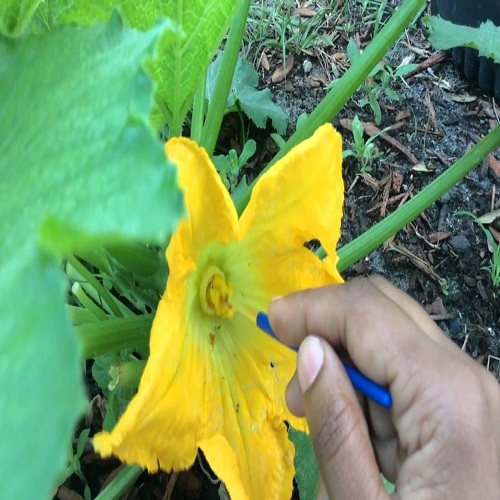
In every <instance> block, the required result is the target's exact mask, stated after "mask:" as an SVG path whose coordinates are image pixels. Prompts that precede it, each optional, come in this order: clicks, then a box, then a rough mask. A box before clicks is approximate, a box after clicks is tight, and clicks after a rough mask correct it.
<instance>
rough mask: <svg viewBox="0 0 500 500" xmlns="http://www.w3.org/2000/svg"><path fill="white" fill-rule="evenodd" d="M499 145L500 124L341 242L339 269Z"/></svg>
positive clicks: (370, 248)
mask: <svg viewBox="0 0 500 500" xmlns="http://www.w3.org/2000/svg"><path fill="white" fill-rule="evenodd" d="M499 146H500V126H497V127H496V128H495V129H493V130H492V131H491V132H490V133H489V134H488V135H487V136H486V137H484V138H483V139H482V140H481V141H480V142H479V143H477V144H476V145H475V146H474V147H473V148H472V149H470V150H469V151H468V152H467V153H466V154H465V155H464V156H463V157H462V158H460V160H458V161H457V162H456V163H454V164H453V165H452V166H451V167H449V168H448V169H447V170H446V172H444V173H443V174H441V175H440V176H439V177H438V178H437V179H435V180H434V181H432V182H431V183H430V184H429V185H428V186H426V187H425V188H424V189H422V191H420V193H418V195H416V196H415V197H413V198H412V199H411V200H410V201H408V202H407V203H405V204H404V205H403V206H402V207H400V208H398V209H397V210H396V211H395V212H393V213H392V214H391V215H389V216H388V217H386V218H385V219H384V220H383V221H381V222H379V223H378V224H376V225H375V226H374V227H372V228H371V229H369V230H368V231H366V232H365V233H363V234H362V235H361V236H358V237H357V238H356V239H355V240H353V241H351V242H350V243H348V244H347V245H344V246H343V247H342V248H341V249H340V250H339V251H338V256H339V259H340V260H339V263H338V266H337V268H338V270H339V272H342V271H345V270H346V269H347V268H349V267H350V266H352V265H353V264H355V263H356V262H358V261H359V260H361V259H362V258H363V257H365V256H366V255H368V254H369V253H370V252H372V251H373V250H375V248H377V247H378V246H379V245H381V244H382V243H383V242H384V241H385V240H387V239H388V238H390V237H391V236H392V235H393V234H395V233H397V232H398V231H399V230H400V229H402V228H403V227H404V226H406V224H408V223H409V222H410V221H411V220H413V219H414V218H415V217H417V216H418V215H420V214H421V213H422V212H423V211H424V210H425V209H427V208H428V207H429V206H430V205H432V204H433V203H434V202H435V201H436V200H437V199H439V198H440V197H441V196H443V194H444V193H446V192H447V191H448V190H449V189H450V188H451V187H453V186H454V185H455V184H457V183H458V182H459V181H460V180H461V179H463V178H464V177H465V176H466V175H467V174H468V173H469V172H470V171H471V170H472V169H473V168H474V167H475V166H476V165H477V164H478V163H479V162H480V161H481V160H482V159H483V158H484V157H485V156H486V155H488V154H489V153H491V151H493V150H494V149H495V148H497V147H499Z"/></svg>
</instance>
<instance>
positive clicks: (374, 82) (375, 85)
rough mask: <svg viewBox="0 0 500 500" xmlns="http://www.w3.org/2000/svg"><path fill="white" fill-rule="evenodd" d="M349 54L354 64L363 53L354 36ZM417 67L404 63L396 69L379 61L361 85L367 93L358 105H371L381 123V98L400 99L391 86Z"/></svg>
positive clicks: (350, 41)
mask: <svg viewBox="0 0 500 500" xmlns="http://www.w3.org/2000/svg"><path fill="white" fill-rule="evenodd" d="M347 55H348V56H349V59H350V61H351V64H354V63H355V62H356V61H357V60H358V59H359V57H360V55H361V51H360V50H359V48H358V46H357V45H356V42H355V41H354V39H352V38H351V39H350V40H349V44H348V46H347ZM416 67H417V65H416V64H405V63H403V64H401V65H400V66H399V67H398V68H396V69H395V70H394V69H393V68H391V66H389V65H388V64H382V63H379V64H377V66H375V68H374V69H373V70H372V71H371V72H370V74H369V75H368V78H367V79H366V80H365V81H364V83H363V84H362V85H361V87H360V90H361V91H362V92H364V94H365V95H364V97H362V98H361V99H360V100H359V101H358V105H359V106H360V107H361V108H364V107H365V106H367V105H368V106H370V108H371V110H372V112H373V116H374V118H375V123H376V124H377V125H380V123H381V121H382V110H381V108H380V104H379V100H380V99H381V98H382V97H383V96H385V97H386V98H387V99H389V100H391V101H399V95H398V93H397V92H395V91H394V90H393V89H392V88H391V86H392V85H393V84H394V83H395V82H396V81H397V80H398V78H403V77H404V76H406V75H407V74H408V73H410V72H411V71H413V70H414V69H415V68H416Z"/></svg>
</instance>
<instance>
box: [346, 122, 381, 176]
mask: <svg viewBox="0 0 500 500" xmlns="http://www.w3.org/2000/svg"><path fill="white" fill-rule="evenodd" d="M386 130H387V129H384V130H381V131H380V133H378V134H376V135H374V136H373V137H370V138H369V139H368V140H367V141H365V138H364V130H363V124H362V123H361V120H360V119H359V118H358V115H356V116H355V117H354V120H353V121H352V136H353V138H354V143H353V146H354V149H346V150H345V151H344V152H343V153H342V158H343V159H345V158H349V157H350V156H354V157H355V158H356V159H357V160H358V161H359V162H360V163H361V172H370V171H371V169H372V163H373V161H374V160H376V159H377V158H379V157H380V156H382V152H381V151H378V150H377V148H376V147H375V144H374V141H375V139H376V138H377V137H378V136H379V135H380V134H382V133H384V132H385V131H386Z"/></svg>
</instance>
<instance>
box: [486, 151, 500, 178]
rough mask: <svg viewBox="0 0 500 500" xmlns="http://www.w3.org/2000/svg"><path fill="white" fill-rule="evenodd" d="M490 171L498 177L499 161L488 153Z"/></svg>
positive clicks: (499, 172) (499, 170)
mask: <svg viewBox="0 0 500 500" xmlns="http://www.w3.org/2000/svg"><path fill="white" fill-rule="evenodd" d="M488 160H489V164H490V168H491V171H492V172H493V173H494V174H495V175H496V176H497V177H500V161H498V160H497V159H496V158H495V157H494V156H493V155H492V154H491V153H490V154H489V155H488Z"/></svg>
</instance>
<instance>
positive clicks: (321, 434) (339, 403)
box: [311, 396, 358, 463]
mask: <svg viewBox="0 0 500 500" xmlns="http://www.w3.org/2000/svg"><path fill="white" fill-rule="evenodd" d="M357 425H358V424H357V422H356V418H355V416H354V412H353V411H352V408H351V405H350V403H349V401H348V400H346V399H345V398H343V397H340V396H333V397H332V398H331V400H330V401H328V402H327V403H326V404H325V405H324V406H323V411H322V412H321V420H320V422H319V426H318V427H317V429H316V431H315V432H314V433H313V435H312V436H311V437H312V440H313V443H314V445H315V450H316V455H317V459H318V462H319V463H330V462H332V461H334V460H335V458H336V457H337V456H338V455H339V454H340V453H341V452H342V450H343V448H344V447H345V446H346V445H347V443H348V442H349V439H350V436H351V435H352V434H353V433H354V432H355V430H356V427H357Z"/></svg>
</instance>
